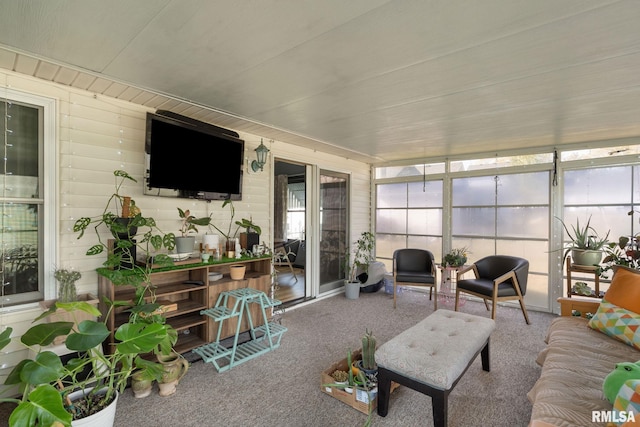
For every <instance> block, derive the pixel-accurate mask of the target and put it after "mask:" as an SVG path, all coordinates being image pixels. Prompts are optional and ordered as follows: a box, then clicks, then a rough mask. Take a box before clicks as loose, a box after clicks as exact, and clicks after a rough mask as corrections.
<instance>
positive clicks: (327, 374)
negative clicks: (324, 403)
mask: <svg viewBox="0 0 640 427" xmlns="http://www.w3.org/2000/svg"><path fill="white" fill-rule="evenodd" d="M361 352H362V351H361V350H357V351H354V352H353V353H351V360H352V362H353V361H356V360H358V359H360V354H361ZM336 369H340V370H342V371H347V372H348V369H347V358H346V357H345V358H344V359H342V360H340V361H339V362H336V363H334V364H333V365H331V366H330V367H329V368H328V369H325V370H324V371H322V374H321V378H320V390H321V391H322V392H323V393H325V394H328V395H329V396H333V397H335V398H336V399H338V400H339V401H341V402H342V403H345V404H347V405H349V406H351V407H352V408H354V409H357V410H358V411H360V412H362V413H363V414H369V400H370V399H371V411H374V410H375V409H376V408H377V406H378V389H377V387H376V388H374V389H373V390H371V391H369V392H368V393H367V391H366V390H364V389H360V388H356V387H353V391H352V392H351V393H348V392H346V391H345V390H344V389H343V388H339V387H331V386H329V385H328V384H334V383H335V380H334V379H333V378H332V377H331V374H332V373H333V371H335V370H336ZM399 386H400V384H397V383H393V382H392V383H391V392H392V393H393V391H394V390H395V389H396V388H398V387H399Z"/></svg>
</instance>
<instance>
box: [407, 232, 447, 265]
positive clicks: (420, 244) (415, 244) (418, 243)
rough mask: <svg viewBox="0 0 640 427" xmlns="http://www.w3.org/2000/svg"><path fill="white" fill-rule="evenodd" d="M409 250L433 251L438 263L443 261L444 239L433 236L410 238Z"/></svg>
mask: <svg viewBox="0 0 640 427" xmlns="http://www.w3.org/2000/svg"><path fill="white" fill-rule="evenodd" d="M407 247H408V248H418V249H426V250H428V251H431V253H432V254H433V259H435V261H436V262H437V263H439V262H440V261H441V260H442V238H441V237H433V236H412V235H409V236H408V240H407Z"/></svg>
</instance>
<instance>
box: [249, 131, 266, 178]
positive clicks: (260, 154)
mask: <svg viewBox="0 0 640 427" xmlns="http://www.w3.org/2000/svg"><path fill="white" fill-rule="evenodd" d="M267 153H269V149H268V148H267V147H266V146H265V145H264V144H263V143H262V139H260V145H258V148H256V157H257V159H258V160H254V161H253V162H251V169H252V170H253V171H254V172H257V171H258V169H260V170H263V167H264V165H265V163H267Z"/></svg>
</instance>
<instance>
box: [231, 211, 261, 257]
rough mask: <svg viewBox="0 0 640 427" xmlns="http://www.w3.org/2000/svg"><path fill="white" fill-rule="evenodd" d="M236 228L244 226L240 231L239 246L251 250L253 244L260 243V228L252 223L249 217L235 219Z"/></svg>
mask: <svg viewBox="0 0 640 427" xmlns="http://www.w3.org/2000/svg"><path fill="white" fill-rule="evenodd" d="M236 225H237V226H238V228H244V229H245V231H244V232H242V233H240V247H242V248H243V249H247V250H249V251H251V250H252V249H253V246H254V245H259V244H260V234H261V233H262V229H261V228H260V227H259V226H257V225H256V224H254V223H253V220H252V219H251V218H249V219H247V218H242V219H241V220H240V221H236Z"/></svg>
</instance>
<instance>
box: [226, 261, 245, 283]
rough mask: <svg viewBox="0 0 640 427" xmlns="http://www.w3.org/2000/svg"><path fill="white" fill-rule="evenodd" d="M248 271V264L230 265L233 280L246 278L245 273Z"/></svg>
mask: <svg viewBox="0 0 640 427" xmlns="http://www.w3.org/2000/svg"><path fill="white" fill-rule="evenodd" d="M246 271H247V266H246V265H238V264H235V265H231V266H229V274H231V278H232V279H233V280H242V279H244V273H245V272H246Z"/></svg>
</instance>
